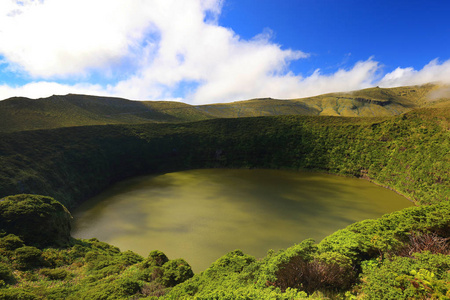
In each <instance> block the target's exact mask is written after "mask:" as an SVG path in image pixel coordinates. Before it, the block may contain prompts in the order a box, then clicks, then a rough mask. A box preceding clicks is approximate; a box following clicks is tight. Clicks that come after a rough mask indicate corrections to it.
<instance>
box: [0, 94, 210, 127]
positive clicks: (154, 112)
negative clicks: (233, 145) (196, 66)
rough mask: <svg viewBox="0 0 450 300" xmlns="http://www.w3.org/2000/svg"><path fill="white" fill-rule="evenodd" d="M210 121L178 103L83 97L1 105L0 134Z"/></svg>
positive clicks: (19, 100)
mask: <svg viewBox="0 0 450 300" xmlns="http://www.w3.org/2000/svg"><path fill="white" fill-rule="evenodd" d="M209 118H212V117H211V116H208V115H207V114H206V113H203V112H201V111H198V110H196V109H195V108H194V107H192V106H190V105H188V104H184V103H181V102H169V101H130V100H126V99H120V98H111V97H95V96H86V95H72V94H69V95H66V96H51V97H49V98H44V99H36V100H33V99H28V98H10V99H7V100H3V101H0V132H12V131H20V130H33V129H48V128H58V127H70V126H83V125H106V124H140V123H149V122H180V121H197V120H205V119H209Z"/></svg>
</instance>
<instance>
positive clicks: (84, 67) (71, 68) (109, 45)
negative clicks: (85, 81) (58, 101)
mask: <svg viewBox="0 0 450 300" xmlns="http://www.w3.org/2000/svg"><path fill="white" fill-rule="evenodd" d="M131 2H132V3H131ZM2 3H3V4H2V6H3V7H1V8H2V9H1V10H0V11H1V15H0V28H1V30H0V40H1V41H2V42H1V43H0V53H1V54H3V56H4V57H5V58H6V59H7V60H8V61H9V62H10V63H11V64H12V65H13V66H14V67H16V68H18V69H21V70H23V71H24V72H26V73H27V74H29V75H31V76H33V77H36V78H52V77H65V76H68V75H80V74H81V75H84V74H85V72H87V71H88V70H90V69H95V68H104V67H106V66H108V65H111V64H114V63H117V62H118V60H120V59H121V58H123V57H124V56H126V55H129V54H130V53H132V51H133V48H136V47H139V43H140V41H141V40H142V38H143V33H144V31H143V29H146V28H149V19H148V17H147V16H146V14H145V13H144V12H145V9H144V10H143V11H142V10H141V9H140V6H141V4H143V3H145V1H144V0H142V1H139V0H133V1H125V0H117V1H109V0H45V1H37V0H34V1H33V0H28V1H16V0H2ZM129 3H131V5H128V4H129ZM147 6H148V5H147Z"/></svg>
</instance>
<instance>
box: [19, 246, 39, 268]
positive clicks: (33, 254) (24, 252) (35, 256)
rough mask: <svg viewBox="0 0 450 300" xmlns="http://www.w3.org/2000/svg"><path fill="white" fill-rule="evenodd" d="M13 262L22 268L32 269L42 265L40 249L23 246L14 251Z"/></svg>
mask: <svg viewBox="0 0 450 300" xmlns="http://www.w3.org/2000/svg"><path fill="white" fill-rule="evenodd" d="M15 262H16V264H17V267H18V268H19V269H22V270H28V269H33V268H37V267H40V266H42V262H43V261H42V251H41V250H39V249H38V248H36V247H32V246H24V247H21V248H17V249H16V251H15Z"/></svg>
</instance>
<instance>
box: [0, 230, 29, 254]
mask: <svg viewBox="0 0 450 300" xmlns="http://www.w3.org/2000/svg"><path fill="white" fill-rule="evenodd" d="M23 246H24V243H23V241H22V240H21V239H20V238H19V237H18V236H17V235H14V234H8V235H7V236H5V237H2V238H0V248H3V249H5V250H9V251H12V250H16V249H17V248H20V247H23Z"/></svg>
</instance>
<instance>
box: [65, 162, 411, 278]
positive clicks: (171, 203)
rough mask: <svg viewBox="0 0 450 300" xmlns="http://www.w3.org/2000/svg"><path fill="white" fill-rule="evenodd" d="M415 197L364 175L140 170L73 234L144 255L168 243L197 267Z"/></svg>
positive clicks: (84, 210) (287, 242)
mask: <svg viewBox="0 0 450 300" xmlns="http://www.w3.org/2000/svg"><path fill="white" fill-rule="evenodd" d="M411 205H412V204H411V203H410V202H409V201H408V200H407V199H405V198H403V197H401V196H399V195H398V194H396V193H394V192H392V191H390V190H387V189H384V188H381V187H378V186H376V185H374V184H371V183H369V182H367V181H364V180H359V179H353V178H344V177H338V176H333V175H327V174H319V173H309V172H292V171H281V170H223V169H210V170H192V171H183V172H176V173H168V174H163V175H159V176H154V175H152V176H145V177H139V178H133V179H131V180H128V181H124V182H121V183H119V184H116V185H114V186H113V187H111V188H110V189H109V190H107V191H105V192H104V193H102V194H101V195H99V196H97V197H95V198H93V199H91V200H89V201H87V202H86V203H84V204H83V205H82V206H81V207H80V208H79V209H77V210H76V211H75V212H74V213H73V215H74V220H75V221H74V230H73V236H75V237H77V238H91V237H97V238H98V239H100V240H101V241H105V242H108V243H111V244H113V245H115V246H118V247H119V248H120V249H121V250H128V249H130V250H133V251H135V252H137V253H139V254H141V255H143V256H146V255H148V253H149V252H150V251H151V250H155V249H158V250H161V251H163V252H165V253H166V254H167V255H168V256H169V258H171V259H173V258H178V257H183V258H185V259H186V260H187V261H188V262H189V263H190V264H191V265H192V266H193V268H194V270H195V271H196V272H199V271H202V270H204V269H206V268H207V267H208V266H209V265H210V264H211V263H212V262H213V261H215V260H216V259H217V258H219V257H220V256H222V255H224V254H225V253H227V252H228V251H231V250H234V249H242V250H243V251H244V252H246V253H248V254H252V255H255V256H257V257H262V256H264V255H265V254H266V252H267V250H269V249H275V250H276V249H281V248H287V247H289V246H291V245H293V244H294V243H298V242H300V241H301V240H303V239H305V238H314V239H316V241H319V240H320V239H322V238H323V237H325V236H326V235H328V234H330V233H332V232H334V231H336V230H338V229H340V228H343V227H345V226H347V225H349V224H351V223H353V222H356V221H360V220H364V219H368V218H377V217H379V216H381V215H382V214H384V213H388V212H392V211H396V210H400V209H402V208H404V207H407V206H411Z"/></svg>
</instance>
